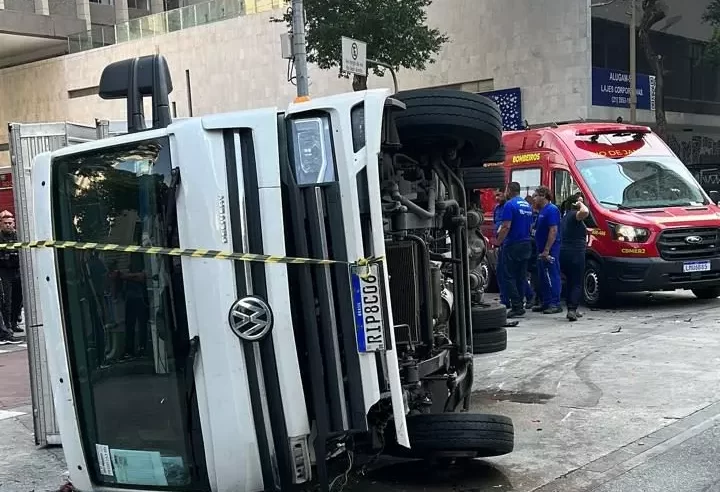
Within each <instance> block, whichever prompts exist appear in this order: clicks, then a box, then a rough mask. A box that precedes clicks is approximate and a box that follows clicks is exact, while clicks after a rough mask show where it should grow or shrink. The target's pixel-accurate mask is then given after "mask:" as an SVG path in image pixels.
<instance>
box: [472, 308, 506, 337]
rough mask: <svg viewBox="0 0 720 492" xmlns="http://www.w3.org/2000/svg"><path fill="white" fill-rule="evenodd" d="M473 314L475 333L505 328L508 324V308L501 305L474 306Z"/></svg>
mask: <svg viewBox="0 0 720 492" xmlns="http://www.w3.org/2000/svg"><path fill="white" fill-rule="evenodd" d="M471 313H472V314H471V316H472V317H471V319H472V330H473V333H479V332H483V331H493V330H497V329H499V328H504V327H505V323H507V308H505V306H503V305H502V304H500V303H492V304H485V305H480V306H473V308H472V309H471Z"/></svg>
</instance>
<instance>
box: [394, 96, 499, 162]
mask: <svg viewBox="0 0 720 492" xmlns="http://www.w3.org/2000/svg"><path fill="white" fill-rule="evenodd" d="M394 97H395V98H396V99H398V100H399V101H401V102H403V103H404V104H405V106H406V109H405V110H404V111H400V112H398V113H397V115H396V116H395V125H396V126H397V130H398V135H399V137H400V141H401V142H402V143H403V145H405V146H408V145H409V146H410V147H415V146H420V147H427V146H434V147H436V146H437V143H438V142H440V143H442V144H445V145H447V144H448V143H452V144H453V145H457V146H458V147H459V154H460V156H461V157H463V158H465V157H467V158H477V159H485V158H487V157H490V156H492V155H493V154H495V152H497V151H498V149H499V148H500V144H501V143H502V116H501V114H500V108H498V105H497V104H496V103H495V102H494V101H493V100H491V99H489V98H487V97H484V96H480V95H477V94H473V93H470V92H463V91H456V90H448V89H418V90H410V91H402V92H398V93H397V94H395V96H394Z"/></svg>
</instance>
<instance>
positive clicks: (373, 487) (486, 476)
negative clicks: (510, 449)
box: [352, 460, 513, 492]
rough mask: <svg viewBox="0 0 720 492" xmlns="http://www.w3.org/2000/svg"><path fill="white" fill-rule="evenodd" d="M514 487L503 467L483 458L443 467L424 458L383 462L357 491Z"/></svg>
mask: <svg viewBox="0 0 720 492" xmlns="http://www.w3.org/2000/svg"><path fill="white" fill-rule="evenodd" d="M503 490H513V487H512V485H511V483H510V480H509V479H508V478H507V476H506V475H505V473H503V471H502V470H501V469H500V467H498V466H496V465H494V464H492V463H490V462H487V461H483V460H472V461H469V462H466V463H463V464H458V465H453V466H447V467H440V466H437V467H436V466H430V465H429V464H427V463H426V462H423V461H417V460H413V461H401V462H397V461H395V462H388V464H384V463H383V464H381V465H379V466H378V467H377V468H375V469H373V470H372V471H370V472H368V473H367V475H366V476H365V478H364V480H362V481H361V482H360V483H357V484H356V485H355V486H354V487H352V491H353V492H366V491H367V492H370V491H372V492H385V491H388V492H389V491H393V492H404V491H407V492H413V491H422V492H490V491H494V492H497V491H503Z"/></svg>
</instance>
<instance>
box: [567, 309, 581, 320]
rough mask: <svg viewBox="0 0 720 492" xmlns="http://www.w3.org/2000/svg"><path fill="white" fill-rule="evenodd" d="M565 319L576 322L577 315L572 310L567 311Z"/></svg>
mask: <svg viewBox="0 0 720 492" xmlns="http://www.w3.org/2000/svg"><path fill="white" fill-rule="evenodd" d="M567 319H568V321H577V320H578V313H577V311H575V310H574V309H569V310H568V313H567Z"/></svg>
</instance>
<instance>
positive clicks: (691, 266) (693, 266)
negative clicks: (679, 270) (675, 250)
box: [683, 261, 710, 273]
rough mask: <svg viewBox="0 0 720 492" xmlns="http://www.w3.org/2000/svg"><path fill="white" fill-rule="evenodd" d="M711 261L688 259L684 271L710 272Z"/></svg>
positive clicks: (684, 264)
mask: <svg viewBox="0 0 720 492" xmlns="http://www.w3.org/2000/svg"><path fill="white" fill-rule="evenodd" d="M709 271H710V262H709V261H686V262H685V263H683V273H694V272H709Z"/></svg>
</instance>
